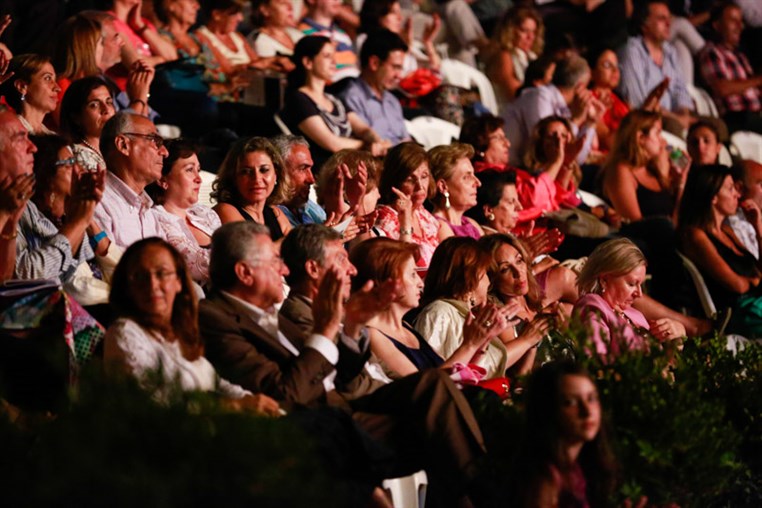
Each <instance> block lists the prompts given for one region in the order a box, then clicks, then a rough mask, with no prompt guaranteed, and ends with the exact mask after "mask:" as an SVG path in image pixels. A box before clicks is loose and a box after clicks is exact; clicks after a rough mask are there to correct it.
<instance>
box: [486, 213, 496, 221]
mask: <svg viewBox="0 0 762 508" xmlns="http://www.w3.org/2000/svg"><path fill="white" fill-rule="evenodd" d="M487 220H495V214H494V213H492V212H490V213H488V214H487Z"/></svg>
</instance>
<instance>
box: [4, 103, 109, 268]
mask: <svg viewBox="0 0 762 508" xmlns="http://www.w3.org/2000/svg"><path fill="white" fill-rule="evenodd" d="M36 151H37V150H36V148H35V146H34V144H32V142H31V141H30V140H29V136H28V133H27V130H26V129H25V128H24V126H23V125H22V124H21V122H20V121H19V119H18V117H17V116H16V114H15V113H14V112H13V111H11V110H9V109H6V108H4V107H0V188H2V191H0V193H1V194H2V198H3V199H2V204H0V230H1V231H2V234H0V267H1V268H2V278H3V279H9V278H12V277H16V278H19V279H58V280H60V281H61V282H62V283H68V282H71V281H72V280H73V278H74V275H75V272H76V271H77V269H78V268H79V266H80V264H82V263H85V262H86V261H87V260H88V259H91V258H92V257H93V256H94V254H93V251H92V249H91V248H90V244H89V243H88V241H87V236H86V229H87V226H88V225H89V224H90V221H91V220H92V217H93V211H94V210H95V206H96V205H97V204H98V201H99V200H100V198H101V195H102V193H103V175H102V174H100V175H98V174H92V173H88V174H87V175H89V177H88V178H84V177H82V178H76V175H74V176H73V180H74V184H73V186H72V195H71V201H70V203H69V205H68V210H67V211H68V214H67V217H66V223H65V224H64V225H62V226H61V228H60V229H58V228H57V227H56V226H55V225H54V224H53V223H52V222H50V220H48V219H47V218H46V217H45V216H44V215H43V214H42V213H41V212H40V211H39V210H38V209H37V207H36V206H35V204H34V203H33V202H32V201H29V198H30V197H31V196H32V194H33V187H34V175H33V174H32V167H33V165H34V153H35V152H36Z"/></svg>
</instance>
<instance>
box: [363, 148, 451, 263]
mask: <svg viewBox="0 0 762 508" xmlns="http://www.w3.org/2000/svg"><path fill="white" fill-rule="evenodd" d="M433 188H434V181H433V180H432V178H431V172H430V171H429V159H428V155H427V154H426V150H424V149H423V148H422V147H421V146H420V145H418V144H417V143H400V144H399V145H397V146H395V147H394V148H392V149H391V150H389V152H388V153H387V154H386V158H385V159H384V169H383V171H382V172H381V181H380V182H379V193H380V194H381V198H380V199H379V202H380V203H381V205H380V206H379V207H378V219H377V220H376V227H377V228H379V229H380V230H381V231H383V232H384V234H385V235H386V236H388V237H389V238H394V239H395V240H403V241H405V242H410V243H413V244H416V245H417V246H418V251H417V252H416V265H417V266H419V267H421V268H426V267H428V266H429V263H431V256H432V255H433V254H434V251H435V250H436V248H437V246H438V245H439V242H440V238H446V237H447V233H442V234H441V235H440V230H441V229H442V228H445V227H446V226H445V225H444V223H443V222H441V221H438V220H437V219H436V217H434V216H433V215H432V214H431V213H430V212H429V211H428V210H426V208H424V206H423V204H424V202H425V201H426V199H427V198H428V197H429V195H430V194H431V192H432V190H433ZM450 234H451V233H450Z"/></svg>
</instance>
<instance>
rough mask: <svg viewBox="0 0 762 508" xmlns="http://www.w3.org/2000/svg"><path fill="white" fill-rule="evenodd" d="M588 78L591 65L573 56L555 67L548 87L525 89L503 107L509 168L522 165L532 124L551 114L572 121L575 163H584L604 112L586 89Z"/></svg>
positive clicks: (598, 102)
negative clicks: (596, 127)
mask: <svg viewBox="0 0 762 508" xmlns="http://www.w3.org/2000/svg"><path fill="white" fill-rule="evenodd" d="M590 77H591V74H590V66H589V65H588V64H587V62H586V61H585V59H584V58H582V57H580V56H577V55H572V56H570V57H567V58H565V59H562V60H560V61H559V62H558V63H557V64H556V70H555V72H554V73H553V81H552V83H551V84H550V85H542V86H537V87H532V88H528V89H526V90H524V92H523V93H522V94H521V95H519V97H518V98H517V99H516V100H515V101H514V102H513V103H511V104H510V105H509V106H508V107H507V108H506V110H505V113H504V115H503V117H504V119H505V133H506V135H507V137H508V139H509V140H510V142H511V144H510V146H511V150H510V152H509V154H508V163H509V164H510V165H511V166H518V167H523V166H524V164H523V157H524V153H525V152H526V150H527V149H528V147H529V141H530V137H531V134H532V131H533V130H534V127H535V125H537V123H538V122H539V121H540V120H542V119H543V118H545V117H548V116H552V115H559V116H562V117H564V118H568V119H569V120H571V124H572V131H573V132H572V134H573V135H574V136H575V137H576V138H577V142H576V145H574V147H575V148H574V149H575V150H578V153H577V157H576V160H577V162H578V163H580V164H583V163H584V162H585V160H586V159H587V156H588V154H589V153H590V149H591V147H592V143H593V141H594V139H595V124H596V123H597V121H598V118H600V117H601V116H602V115H603V112H604V110H605V106H604V105H603V104H602V103H601V102H600V101H599V100H598V99H596V98H595V97H593V95H592V92H590V90H588V89H587V85H588V84H589V83H590ZM567 150H569V148H567ZM567 154H568V152H567Z"/></svg>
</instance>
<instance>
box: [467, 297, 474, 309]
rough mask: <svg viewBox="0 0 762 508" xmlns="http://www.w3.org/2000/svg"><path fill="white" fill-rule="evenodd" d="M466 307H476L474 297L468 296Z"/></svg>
mask: <svg viewBox="0 0 762 508" xmlns="http://www.w3.org/2000/svg"><path fill="white" fill-rule="evenodd" d="M468 305H469V306H470V307H475V306H476V298H474V295H470V296H469V297H468Z"/></svg>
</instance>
